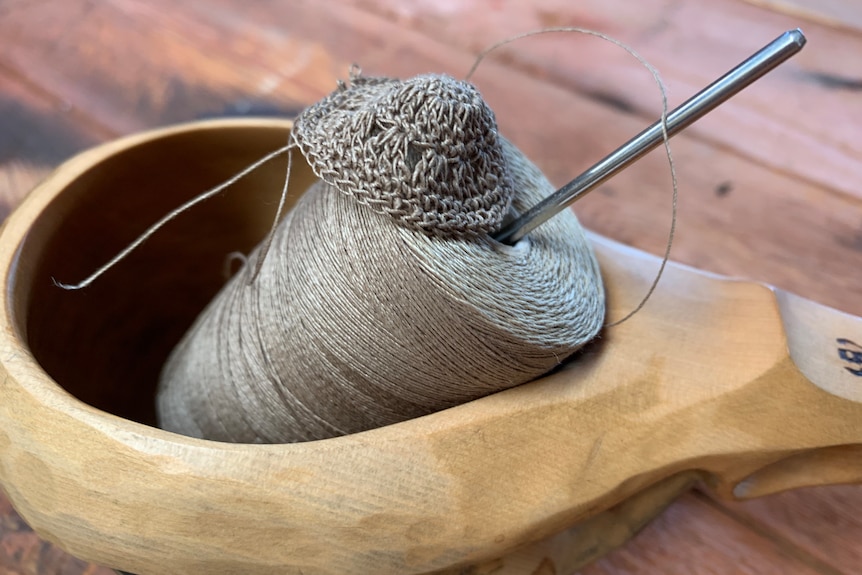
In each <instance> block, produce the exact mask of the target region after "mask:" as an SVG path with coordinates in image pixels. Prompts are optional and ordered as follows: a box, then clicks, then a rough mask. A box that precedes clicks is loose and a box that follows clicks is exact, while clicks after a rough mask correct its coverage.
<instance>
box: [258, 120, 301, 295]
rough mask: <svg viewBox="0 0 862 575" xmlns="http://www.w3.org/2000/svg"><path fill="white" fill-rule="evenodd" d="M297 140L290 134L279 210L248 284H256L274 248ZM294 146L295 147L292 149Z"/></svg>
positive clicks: (276, 211)
mask: <svg viewBox="0 0 862 575" xmlns="http://www.w3.org/2000/svg"><path fill="white" fill-rule="evenodd" d="M297 145H298V144H297V143H296V140H295V139H294V135H293V132H290V137H289V138H288V141H287V171H286V173H285V174H284V185H282V187H281V195H280V196H279V200H278V208H277V209H276V210H275V218H274V219H273V220H272V227H271V228H270V229H269V233H268V234H267V235H266V241H265V242H264V243H263V245H262V246H261V248H260V253H259V254H258V257H257V261H256V262H255V264H254V272H253V273H252V274H251V276H249V279H248V283H252V282H254V280H255V279H256V278H257V276H258V274H259V273H260V268H261V267H262V266H263V261H264V260H265V259H266V256H267V254H268V253H269V250H270V248H271V247H272V240H273V238H274V237H275V231H276V229H278V222H279V220H281V214H282V213H283V212H284V206H285V204H286V203H287V193H288V188H289V187H290V171H291V168H292V167H293V147H295V146H297ZM292 146H293V147H292Z"/></svg>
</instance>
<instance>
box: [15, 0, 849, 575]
mask: <svg viewBox="0 0 862 575" xmlns="http://www.w3.org/2000/svg"><path fill="white" fill-rule="evenodd" d="M791 4H797V5H801V3H792V2H783V1H775V2H772V1H770V2H752V3H745V2H739V1H735V0H717V1H715V2H709V3H704V2H696V1H694V0H690V1H689V0H684V1H677V2H655V3H650V4H641V3H638V5H637V6H636V7H634V8H633V6H632V4H631V3H629V2H622V1H620V2H598V1H584V2H578V3H568V2H553V1H548V0H543V1H541V2H535V3H532V4H531V6H530V7H529V8H525V7H521V6H520V5H518V4H515V3H507V2H496V1H490V0H489V1H488V2H464V3H450V2H411V3H406V2H400V3H394V2H392V3H383V2H370V1H362V2H356V3H338V4H335V3H330V2H316V3H304V2H291V3H277V4H276V3H256V4H254V5H247V4H245V3H243V4H240V3H237V2H234V1H228V0H224V1H218V2H209V3H206V4H203V3H201V4H198V3H195V2H179V3H178V2H171V3H162V2H160V1H157V2H149V3H146V4H143V3H137V2H131V1H121V0H117V1H104V2H97V3H85V2H77V1H70V2H64V3H30V2H15V3H13V2H9V3H4V4H3V5H2V6H0V33H2V37H3V42H2V45H0V127H2V129H0V186H2V191H3V196H2V197H3V198H4V200H5V201H4V205H5V206H7V208H6V210H7V211H8V206H11V205H14V204H15V203H17V201H18V200H19V199H20V198H21V196H22V195H23V193H24V192H25V191H26V190H27V189H29V188H30V187H31V184H35V183H36V182H37V181H38V179H39V178H40V177H42V176H43V175H44V174H46V173H47V172H49V171H50V170H51V169H52V168H53V167H54V166H55V165H56V164H57V163H58V162H59V161H61V160H62V159H64V158H66V157H68V156H69V155H71V154H72V153H73V152H74V151H76V150H80V149H82V148H83V147H85V146H87V145H90V144H92V143H95V142H98V141H105V140H107V139H111V138H114V137H116V136H117V135H120V134H123V133H129V132H132V131H136V130H139V129H142V128H146V127H150V126H153V125H159V124H165V123H170V122H175V121H180V120H187V119H193V118H196V117H201V116H212V115H225V114H228V115H231V114H233V115H236V114H248V113H261V112H264V113H267V114H271V113H273V112H278V113H281V114H284V115H286V116H290V115H291V114H292V113H294V112H295V111H296V110H298V109H299V108H301V107H302V106H303V105H305V104H307V103H309V102H311V101H314V100H315V99H317V98H319V97H321V96H322V95H323V94H325V93H326V92H328V91H329V90H330V89H331V87H332V85H333V81H334V78H336V77H342V76H344V75H345V74H346V69H347V66H348V65H349V63H351V62H352V61H358V62H360V63H361V64H362V65H363V67H364V69H365V70H366V72H368V73H388V74H396V75H402V76H404V75H412V74H416V73H419V72H425V71H441V70H442V71H449V72H451V73H453V74H455V75H459V76H460V75H463V73H464V71H465V70H466V69H467V67H469V64H470V61H471V58H472V54H473V53H475V52H476V51H477V50H478V49H480V48H481V47H483V46H484V45H486V44H487V43H488V42H489V41H490V40H495V39H497V38H499V37H500V36H502V35H505V34H508V33H512V32H519V31H522V30H524V29H525V28H528V27H535V26H536V25H546V24H557V25H559V24H573V25H585V26H591V27H594V28H598V29H602V30H605V31H608V32H610V33H612V34H615V35H617V36H619V37H621V38H622V39H623V40H627V41H628V42H630V43H632V44H633V45H635V46H636V47H637V48H638V49H639V50H641V51H642V52H644V54H645V55H647V56H648V57H649V58H650V59H651V60H653V61H655V62H656V63H657V64H658V65H659V68H660V70H661V71H662V73H663V75H664V76H665V79H666V80H667V81H668V82H669V84H670V86H671V103H672V104H673V103H674V102H679V101H681V100H682V99H684V98H685V97H687V96H688V95H689V94H690V93H691V92H693V91H694V90H695V89H697V88H699V87H700V86H701V85H703V84H704V83H706V82H707V81H709V80H711V79H712V78H714V77H716V76H717V75H719V74H721V73H722V72H723V71H724V70H725V69H727V67H729V66H730V65H732V64H733V63H735V62H736V61H738V60H739V59H741V58H742V57H744V56H745V55H747V54H748V53H750V52H751V51H753V50H754V49H756V48H757V47H759V46H760V45H762V44H763V43H765V42H766V41H768V39H771V38H772V37H774V36H775V35H776V34H777V33H779V32H781V31H783V30H785V29H787V28H792V27H795V26H802V28H803V29H804V30H805V32H806V35H807V36H808V37H809V39H810V43H809V45H808V46H807V47H806V49H805V51H804V52H803V53H802V54H800V55H799V56H798V57H797V58H794V61H793V62H792V63H791V64H788V65H787V66H785V67H783V68H782V70H780V71H776V72H775V73H773V74H772V75H770V76H769V77H768V78H766V79H764V80H762V81H760V82H759V83H758V84H757V85H756V86H754V87H752V88H751V89H749V90H747V91H746V92H745V93H743V94H741V95H740V96H738V97H736V98H735V99H734V100H733V101H732V102H731V103H729V104H727V105H726V106H723V107H722V109H721V110H719V111H716V112H715V113H714V114H713V115H712V116H711V117H710V118H707V119H705V120H703V121H702V122H700V123H699V124H698V125H697V126H695V128H693V129H692V130H689V131H687V133H686V134H684V135H681V136H679V137H677V138H676V139H675V140H674V149H675V152H676V155H677V159H678V162H679V168H680V173H681V181H682V191H683V196H682V205H681V214H680V218H681V219H680V229H679V235H678V242H677V244H676V247H675V250H674V258H675V259H677V260H679V261H683V262H685V263H688V264H691V265H696V266H697V267H700V268H704V269H709V270H711V271H715V272H720V273H725V274H729V275H733V276H737V277H746V278H752V279H756V280H760V281H765V282H768V283H771V284H773V285H778V286H780V287H782V288H784V289H786V290H789V291H792V292H794V293H797V294H800V295H802V296H805V297H807V298H809V299H812V300H815V301H818V302H821V303H824V304H827V305H831V306H833V307H836V308H838V309H841V310H844V311H846V312H850V313H853V314H856V315H859V314H862V304H860V299H859V297H858V294H859V290H858V284H859V279H860V275H859V270H860V269H862V249H860V247H859V246H860V244H859V237H858V236H859V234H860V230H862V228H860V227H859V226H860V222H862V204H860V202H859V200H858V197H859V195H858V190H859V181H860V179H859V173H858V170H859V166H860V165H862V162H860V155H862V154H860V146H859V136H858V134H859V133H862V104H860V101H859V99H858V97H857V91H858V88H856V87H855V86H858V84H859V81H858V79H859V78H860V77H862V71H860V69H859V66H860V60H859V59H858V58H855V57H854V56H853V55H854V54H857V53H859V51H860V50H862V41H860V36H859V27H858V22H859V21H860V19H859V7H858V6H857V3H855V2H852V1H845V2H832V3H829V6H828V7H827V5H826V4H824V3H816V4H815V3H808V4H807V5H805V6H803V8H804V10H803V11H801V12H800V11H797V10H794V11H786V10H785V8H786V7H787V6H789V5H791ZM836 6H837V7H838V9H839V11H836V9H835V8H836ZM480 32H481V34H480ZM498 34H499V35H498ZM483 66H484V68H483V70H482V71H481V73H480V75H479V76H477V81H478V82H479V86H480V88H481V89H482V90H483V92H484V93H485V95H486V97H488V98H489V100H491V102H492V105H493V106H494V107H495V109H496V110H497V112H498V119H499V120H500V122H501V123H502V124H503V126H504V129H505V131H506V134H507V135H509V136H510V137H511V138H512V139H513V140H514V141H515V143H516V144H518V145H519V146H520V147H521V148H522V149H524V150H525V151H526V152H527V153H528V155H530V156H531V158H533V159H534V160H536V161H537V163H538V164H539V165H540V166H541V167H542V168H543V169H544V170H545V171H546V173H548V174H549V175H550V176H551V178H552V180H553V181H554V182H555V183H562V182H563V181H565V180H566V179H568V178H569V177H571V176H572V175H573V174H574V173H576V172H577V171H578V170H580V169H582V168H583V167H586V166H587V165H589V164H590V163H592V162H593V161H595V160H596V159H598V158H599V157H601V155H602V154H604V153H606V152H607V151H609V150H610V149H612V148H613V147H615V146H616V145H618V144H619V143H620V142H621V141H623V140H625V139H627V138H628V137H630V136H631V135H632V134H633V133H635V132H637V131H638V130H640V129H641V128H642V127H643V126H644V125H646V124H647V123H649V122H651V121H652V120H653V119H654V118H655V115H656V114H657V112H658V106H657V101H658V100H657V97H656V98H653V92H652V91H651V88H650V87H648V81H649V79H648V77H647V76H636V75H635V74H641V72H640V71H638V69H637V68H636V67H634V66H633V65H632V64H631V63H630V62H629V61H628V60H626V59H625V58H623V57H622V56H620V55H619V54H617V53H616V52H613V51H610V50H608V49H606V47H604V46H601V45H596V44H591V43H587V42H585V41H581V40H574V39H572V38H569V39H563V38H561V37H559V36H554V37H551V38H548V39H536V40H531V41H529V42H523V43H520V44H517V45H515V46H513V47H512V48H511V49H509V50H508V51H507V53H506V54H503V55H501V57H500V58H497V59H495V60H494V61H492V62H490V63H488V64H487V65H483ZM666 170H667V168H666V165H665V164H664V162H663V160H662V158H661V157H660V156H655V157H654V158H653V157H651V158H647V159H645V160H644V161H643V162H641V163H640V164H639V165H638V166H636V167H635V168H633V169H631V170H628V171H627V173H626V174H623V175H622V176H620V178H618V179H615V180H614V181H613V182H611V184H610V185H609V186H607V187H605V188H604V189H602V190H601V191H600V192H597V193H596V194H593V195H592V196H591V197H590V198H588V199H587V200H585V201H583V202H581V204H580V205H579V206H578V212H579V215H580V217H581V219H582V221H584V222H585V223H586V225H587V226H588V227H590V228H591V229H593V230H596V231H598V232H600V233H602V234H603V235H606V236H609V237H612V238H615V239H617V240H619V241H622V242H624V243H626V244H629V245H634V246H637V247H640V248H642V249H645V250H648V251H651V252H653V253H658V252H660V250H661V249H662V247H663V241H664V234H665V230H666V229H667V228H666V226H667V220H668V212H669V208H668V202H669V195H668V179H667V175H666ZM860 506H862V491H860V489H859V488H858V487H855V486H854V487H849V486H848V487H834V488H815V489H802V490H795V491H790V492H787V493H784V494H781V495H778V496H772V497H766V498H760V499H755V500H751V501H747V502H738V503H735V502H728V501H725V500H718V499H715V498H714V497H713V496H712V492H711V491H710V490H708V489H707V490H703V491H699V492H695V493H693V494H690V495H686V496H683V497H682V498H681V499H679V500H678V501H677V502H676V503H675V504H674V505H673V506H671V507H670V509H669V510H668V512H667V513H665V514H663V515H662V516H660V518H659V519H658V520H656V521H655V522H653V523H652V524H651V525H650V526H649V527H648V528H647V529H646V530H645V531H643V532H642V533H641V534H640V535H639V536H638V537H636V538H635V539H634V540H633V541H631V542H629V543H628V544H627V545H626V546H624V547H623V548H622V549H621V550H619V551H617V552H615V553H613V554H611V555H610V556H608V557H606V558H604V559H602V560H600V561H599V562H597V563H594V564H593V565H591V566H590V567H587V568H586V569H585V570H584V573H588V574H599V573H601V574H620V573H654V572H660V573H668V574H672V573H680V574H683V573H684V574H690V573H730V572H742V573H814V572H816V573H829V574H834V573H855V572H856V571H858V565H859V564H860V563H862V546H860V545H859V541H860V540H862V521H860V519H859V516H858V513H856V512H855V510H858V509H859V508H860ZM3 509H4V510H5V511H3V522H2V523H0V527H2V545H0V572H9V573H60V572H63V573H79V572H88V573H90V572H97V571H98V568H96V567H93V566H85V565H83V564H81V563H80V562H76V561H73V560H71V559H69V558H67V557H65V556H63V555H62V554H61V553H59V552H58V551H56V549H54V548H52V547H51V546H50V545H47V544H46V543H44V542H43V541H40V540H39V539H38V538H36V537H35V536H33V535H32V533H29V532H28V531H27V529H26V525H25V524H24V523H23V522H21V521H20V519H18V518H17V517H16V516H15V515H14V514H13V513H12V512H11V511H9V508H8V506H7V507H4V508H3ZM98 572H100V573H106V572H105V571H98Z"/></svg>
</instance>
